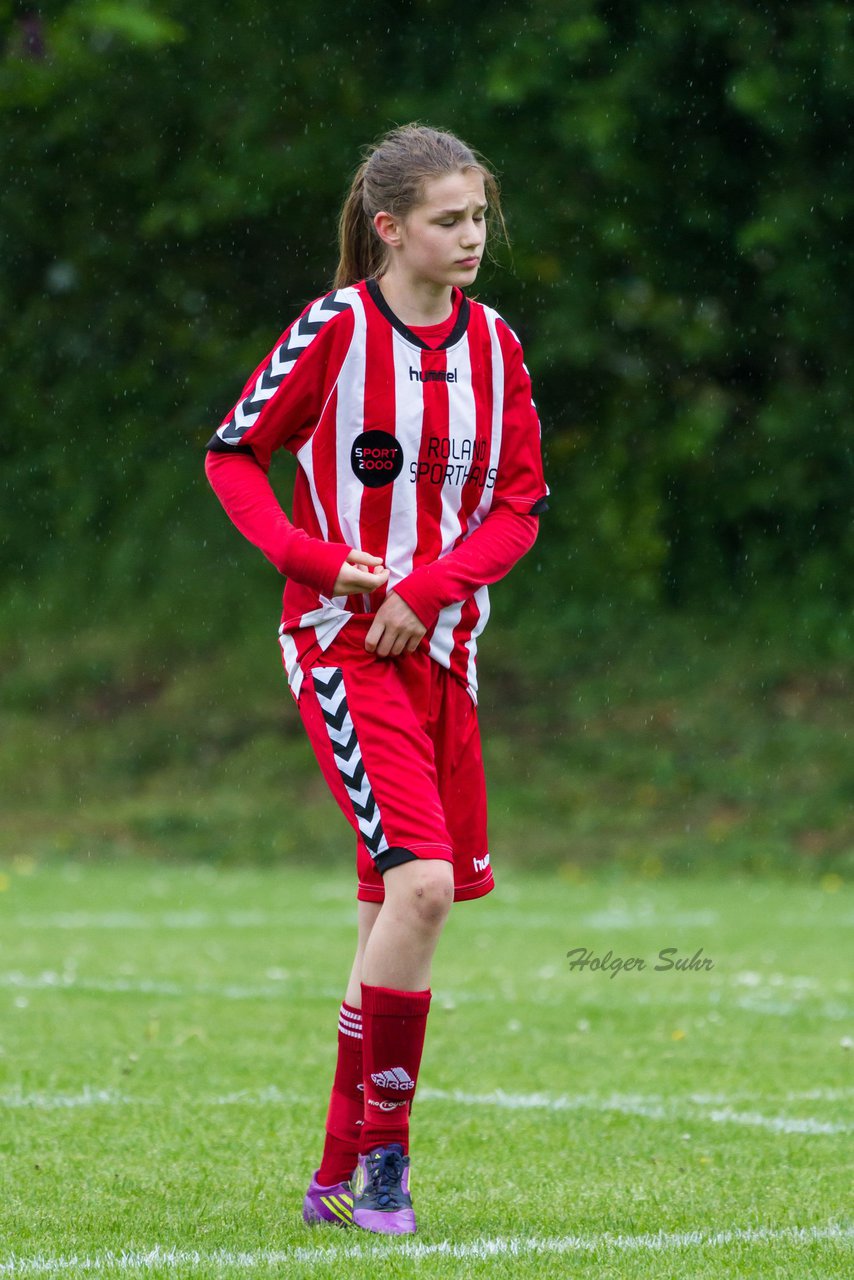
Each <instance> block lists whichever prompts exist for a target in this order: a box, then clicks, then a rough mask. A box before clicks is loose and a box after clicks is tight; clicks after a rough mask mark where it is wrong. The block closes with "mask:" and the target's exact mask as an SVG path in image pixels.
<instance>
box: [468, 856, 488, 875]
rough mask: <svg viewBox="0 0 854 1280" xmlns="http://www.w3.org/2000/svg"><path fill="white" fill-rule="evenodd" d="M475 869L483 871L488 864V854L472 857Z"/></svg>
mask: <svg viewBox="0 0 854 1280" xmlns="http://www.w3.org/2000/svg"><path fill="white" fill-rule="evenodd" d="M472 862H473V863H474V869H475V871H485V870H486V868H487V867H488V866H489V854H487V855H486V857H485V858H472Z"/></svg>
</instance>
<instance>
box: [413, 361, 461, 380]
mask: <svg viewBox="0 0 854 1280" xmlns="http://www.w3.org/2000/svg"><path fill="white" fill-rule="evenodd" d="M456 380H457V371H456V369H425V370H424V371H423V372H422V371H421V369H413V368H412V365H410V366H409V381H410V382H456Z"/></svg>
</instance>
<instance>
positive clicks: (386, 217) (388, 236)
mask: <svg viewBox="0 0 854 1280" xmlns="http://www.w3.org/2000/svg"><path fill="white" fill-rule="evenodd" d="M374 227H375V228H376V232H377V235H378V236H379V238H380V240H382V242H383V244H387V245H390V246H391V247H392V248H393V249H398V248H400V245H401V224H400V222H399V221H398V220H397V218H393V217H392V216H391V214H390V213H384V212H382V211H381V212H380V213H376V214H374Z"/></svg>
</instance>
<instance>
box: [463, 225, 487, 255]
mask: <svg viewBox="0 0 854 1280" xmlns="http://www.w3.org/2000/svg"><path fill="white" fill-rule="evenodd" d="M462 240H463V244H464V246H465V248H466V249H476V248H477V247H478V245H479V244H480V243H481V242H482V240H483V223H482V222H475V220H474V218H467V219H466V221H465V222H464V223H463V236H462Z"/></svg>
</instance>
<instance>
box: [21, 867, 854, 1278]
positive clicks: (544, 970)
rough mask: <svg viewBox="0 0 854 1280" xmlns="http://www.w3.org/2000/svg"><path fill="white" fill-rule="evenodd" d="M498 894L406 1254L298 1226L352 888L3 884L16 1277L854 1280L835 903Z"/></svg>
mask: <svg viewBox="0 0 854 1280" xmlns="http://www.w3.org/2000/svg"><path fill="white" fill-rule="evenodd" d="M497 876H498V883H499V888H498V889H497V890H496V892H495V893H494V894H493V895H491V897H490V898H487V899H486V900H484V901H482V902H475V903H464V904H461V905H460V906H458V907H457V908H455V910H454V911H453V912H452V915H451V919H450V921H449V924H448V927H447V929H446V933H445V935H444V937H443V939H442V943H441V947H440V952H439V955H438V957H437V961H436V965H435V969H434V975H433V983H432V987H433V992H434V998H433V1009H432V1012H431V1017H430V1022H429V1024H428V1032H427V1044H426V1049H425V1055H424V1061H423V1065H422V1072H421V1077H420V1082H419V1092H418V1095H417V1098H416V1104H415V1109H414V1114H413V1142H412V1156H413V1195H414V1202H415V1205H416V1210H417V1213H418V1218H419V1230H418V1234H417V1235H416V1236H415V1237H413V1238H412V1239H410V1240H408V1241H406V1242H401V1241H383V1240H377V1239H376V1238H374V1237H372V1236H369V1235H367V1234H364V1233H357V1232H355V1231H351V1232H343V1231H341V1232H339V1231H337V1230H336V1229H335V1228H329V1229H326V1230H325V1229H322V1228H319V1229H318V1228H315V1229H309V1228H306V1227H305V1226H304V1225H303V1224H302V1221H301V1218H300V1208H301V1201H302V1194H303V1191H304V1187H305V1184H306V1182H307V1180H308V1177H309V1175H310V1173H311V1171H312V1169H313V1168H314V1167H315V1166H316V1163H317V1158H318V1154H319V1148H320V1138H321V1134H322V1126H323V1118H324V1114H325V1107H326V1101H327V1095H328V1087H329V1083H330V1080H331V1073H332V1069H333V1062H334V1052H335V1024H336V1017H337V1005H338V1001H339V1000H340V997H341V994H342V984H343V978H344V975H345V972H346V970H347V968H348V965H349V959H350V954H351V950H352V945H353V936H354V929H353V921H354V914H355V912H354V903H353V901H352V886H351V882H350V877H349V875H347V874H342V873H341V872H340V871H339V870H332V871H329V870H328V869H327V870H325V871H324V872H323V873H322V874H321V875H319V876H313V875H311V874H309V873H308V872H306V871H304V870H294V869H289V868H284V869H281V870H276V869H271V868H263V869H220V870H213V869H210V868H207V867H186V868H182V867H174V866H173V867H167V866H163V865H157V864H148V865H139V864H133V863H128V864H123V865H119V864H113V865H111V864H104V865H97V864H88V865H86V864H83V865H80V864H74V863H72V864H65V865H62V864H44V865H39V864H35V863H33V862H32V861H31V860H28V859H20V860H19V861H18V862H7V863H4V864H3V866H2V868H0V886H2V892H0V1154H2V1198H0V1276H12V1275H22V1276H35V1275H54V1274H55V1275H64V1276H74V1275H81V1276H82V1275H87V1274H90V1273H92V1272H96V1273H109V1274H120V1275H123V1276H134V1275H143V1274H144V1275H148V1276H156V1275H163V1276H177V1275H188V1276H189V1275H192V1276H235V1277H236V1276H241V1277H242V1276H247V1275H258V1274H265V1275H266V1274H270V1275H273V1274H275V1275H277V1276H302V1275H306V1276H312V1277H345V1276H346V1277H363V1276H364V1277H367V1276H371V1277H372V1278H373V1277H376V1276H378V1275H381V1276H393V1277H397V1276H400V1277H408V1276H414V1275H417V1276H419V1277H420V1276H425V1277H433V1276H441V1277H457V1276H487V1275H488V1276H499V1277H501V1276H507V1277H509V1276H514V1277H517V1276H518V1277H526V1276H538V1277H542V1276H573V1277H576V1276H577V1277H585V1278H586V1277H597V1278H599V1277H621V1278H623V1277H625V1278H627V1280H634V1278H635V1277H637V1278H641V1277H644V1278H645V1277H653V1276H655V1277H668V1278H670V1277H682V1276H685V1277H715V1278H716V1280H718V1278H720V1277H745V1278H749V1277H759V1276H761V1277H770V1276H780V1277H787V1278H795V1277H805V1278H806V1277H811V1278H815V1277H850V1276H851V1275H852V1273H854V1256H853V1255H852V1244H854V1215H852V1213H851V1202H850V1190H851V1185H852V1170H851V1165H850V1153H851V1134H852V1131H854V1118H852V1101H854V1088H852V1080H851V1066H852V1060H853V1059H854V1051H852V1048H851V1044H852V1039H851V1038H852V1036H854V993H853V992H852V975H851V966H850V947H849V950H848V951H847V952H846V946H848V945H849V944H850V929H851V924H852V922H854V909H852V905H851V900H850V896H849V892H848V890H847V889H846V888H845V887H844V886H842V885H841V884H840V881H839V879H838V877H836V878H834V877H827V878H826V879H825V881H824V882H823V884H822V885H813V886H805V885H803V884H792V883H783V882H779V881H778V882H773V881H769V882H761V881H756V880H754V881H750V880H738V879H734V878H733V879H730V880H728V881H720V882H714V881H711V880H702V879H697V878H695V879H692V880H678V879H673V878H667V877H663V878H660V879H657V880H655V881H653V882H649V881H639V880H635V879H631V878H629V877H627V876H620V875H616V874H613V873H612V874H611V875H609V876H600V877H598V878H591V877H585V876H581V877H580V878H579V877H578V876H577V875H576V876H575V877H574V879H568V878H566V877H561V876H559V875H548V874H544V873H536V874H535V873H530V872H523V871H521V870H519V869H513V870H505V869H503V868H501V867H499V868H498V871H497ZM576 947H583V948H589V949H591V950H592V952H593V953H595V954H596V955H598V956H604V955H605V954H606V953H607V952H608V950H610V951H611V952H612V953H613V956H614V957H617V956H619V957H622V958H626V957H629V956H632V957H640V958H642V959H644V960H645V961H646V963H647V968H646V969H645V970H644V971H643V972H641V971H638V970H635V971H631V972H629V971H625V970H624V971H622V972H616V973H615V974H614V976H610V974H609V973H608V972H605V971H601V970H600V971H592V970H590V969H589V968H588V969H585V970H577V969H576V970H571V969H570V967H569V963H568V960H567V956H566V953H567V951H569V950H571V949H573V948H576ZM669 947H675V948H676V949H677V954H678V955H679V956H680V957H681V958H683V959H685V960H688V959H690V958H691V957H693V956H695V955H696V953H697V952H698V951H701V955H700V957H699V960H702V959H704V958H708V959H710V960H711V961H712V962H713V967H712V968H711V969H703V968H695V969H686V970H683V971H678V970H676V969H672V970H667V971H655V969H654V968H653V966H654V965H655V964H656V963H658V959H657V957H658V953H659V951H660V950H661V949H662V948H669ZM846 956H847V960H848V963H847V964H846Z"/></svg>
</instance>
